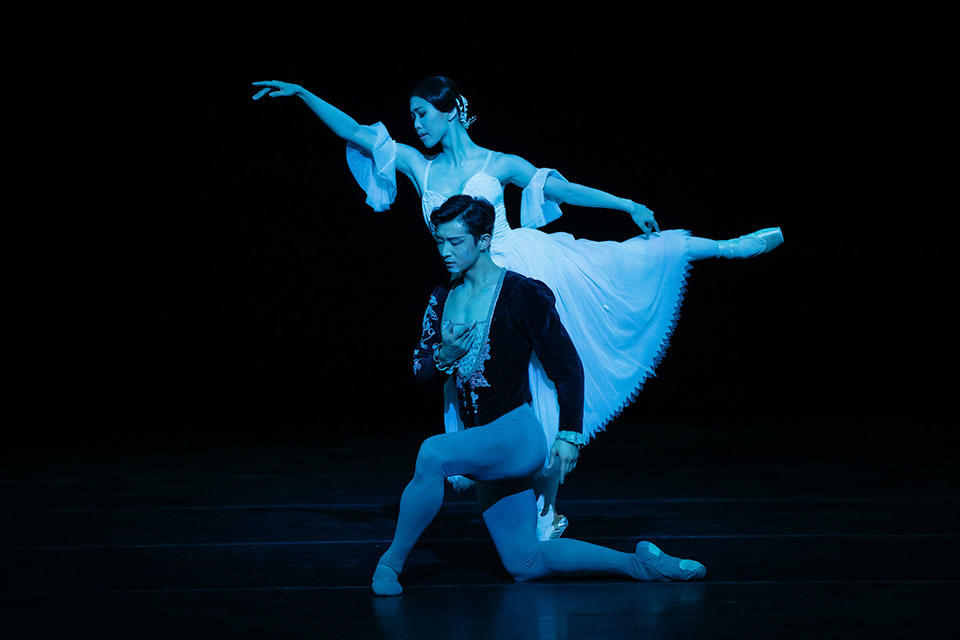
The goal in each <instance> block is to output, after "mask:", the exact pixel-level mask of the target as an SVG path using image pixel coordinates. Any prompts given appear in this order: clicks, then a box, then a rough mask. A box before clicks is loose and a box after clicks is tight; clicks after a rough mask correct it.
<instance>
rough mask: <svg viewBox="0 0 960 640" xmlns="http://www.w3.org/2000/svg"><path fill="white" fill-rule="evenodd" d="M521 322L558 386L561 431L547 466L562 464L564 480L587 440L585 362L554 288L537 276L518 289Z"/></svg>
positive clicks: (517, 307) (549, 376)
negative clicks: (562, 318) (561, 313)
mask: <svg viewBox="0 0 960 640" xmlns="http://www.w3.org/2000/svg"><path fill="white" fill-rule="evenodd" d="M514 293H515V294H519V295H518V296H517V297H518V299H517V300H516V301H515V305H514V309H515V310H516V311H517V312H518V313H517V317H518V320H519V322H518V323H517V324H518V326H519V327H520V328H521V331H523V332H524V333H525V334H526V335H527V338H528V340H529V341H530V344H531V346H532V347H533V350H534V352H535V353H536V354H537V357H538V358H539V359H540V364H542V365H543V369H544V371H545V372H546V374H547V377H548V378H550V380H552V381H553V384H554V386H555V387H556V389H557V400H558V403H559V405H560V433H559V434H558V438H557V441H556V442H554V443H553V446H552V447H551V449H550V456H549V463H548V464H547V468H551V467H553V465H554V464H556V463H559V465H560V484H563V481H564V479H565V478H566V476H567V474H568V473H570V472H571V471H573V470H574V469H575V468H576V466H577V458H579V455H580V452H579V446H580V445H581V444H582V443H583V435H582V434H583V364H582V363H581V362H580V355H579V354H578V353H577V349H576V347H574V346H573V341H572V340H570V336H569V335H568V334H567V330H566V329H565V328H564V327H563V323H562V322H560V316H559V315H558V314H557V310H556V308H555V306H554V303H555V298H554V296H553V292H552V291H550V289H549V288H548V287H547V286H546V285H545V284H543V283H542V282H539V281H537V280H531V279H524V280H523V281H521V282H520V284H519V286H518V287H516V289H515V290H514Z"/></svg>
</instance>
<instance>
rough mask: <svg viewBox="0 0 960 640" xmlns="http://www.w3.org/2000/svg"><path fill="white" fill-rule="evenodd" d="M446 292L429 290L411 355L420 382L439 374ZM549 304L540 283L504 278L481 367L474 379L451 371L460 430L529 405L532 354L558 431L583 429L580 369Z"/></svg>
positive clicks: (551, 299)
mask: <svg viewBox="0 0 960 640" xmlns="http://www.w3.org/2000/svg"><path fill="white" fill-rule="evenodd" d="M454 286H456V285H454ZM449 293H450V288H449V287H447V286H443V285H441V286H439V287H437V288H436V289H434V290H433V293H432V294H431V295H430V301H429V303H428V304H427V310H426V312H425V313H424V316H423V332H422V335H421V338H420V342H419V344H418V345H417V348H416V349H415V350H414V352H413V372H414V374H415V375H416V376H417V377H418V378H419V379H421V380H431V379H433V378H435V377H436V376H437V375H438V374H440V371H438V370H437V368H436V363H435V362H434V358H433V347H434V345H435V344H439V343H440V342H441V333H440V322H441V320H442V318H443V308H444V305H445V304H446V300H447V295H448V294H449ZM554 303H555V298H554V296H553V292H552V291H550V289H549V288H548V287H547V285H545V284H543V283H542V282H540V281H539V280H534V279H532V278H527V277H524V276H522V275H520V274H518V273H514V272H513V271H507V272H506V273H505V274H504V278H503V284H502V287H501V289H500V295H499V297H498V298H497V301H496V303H495V306H494V311H493V318H492V320H491V323H490V332H489V334H488V341H489V350H490V351H489V358H488V359H487V360H485V361H484V362H483V363H482V364H481V365H480V368H479V371H478V372H479V374H480V375H479V376H478V375H476V374H474V375H472V376H470V377H469V378H464V377H463V376H461V375H459V373H458V372H457V371H454V373H453V375H455V376H457V394H458V397H459V406H460V418H461V419H462V420H463V424H464V426H465V427H468V428H469V427H473V426H477V425H484V424H487V423H489V422H492V421H493V420H495V419H497V418H499V417H500V416H502V415H504V414H505V413H507V412H509V411H512V410H513V409H516V408H517V407H519V406H520V405H522V404H525V403H527V402H530V400H531V395H530V383H529V379H528V372H527V369H528V366H529V363H530V355H531V353H534V352H535V353H536V354H537V358H539V359H540V363H541V364H542V365H543V369H544V371H545V372H546V374H547V377H549V378H550V380H551V381H553V383H554V385H556V389H557V398H558V400H559V404H560V430H561V431H575V432H577V433H581V432H582V431H583V365H582V364H581V363H580V356H579V355H578V354H577V350H576V348H575V347H574V346H573V342H572V341H571V340H570V336H569V335H567V330H566V329H564V327H563V324H562V323H561V322H560V316H559V315H558V314H557V310H556V308H555V307H554Z"/></svg>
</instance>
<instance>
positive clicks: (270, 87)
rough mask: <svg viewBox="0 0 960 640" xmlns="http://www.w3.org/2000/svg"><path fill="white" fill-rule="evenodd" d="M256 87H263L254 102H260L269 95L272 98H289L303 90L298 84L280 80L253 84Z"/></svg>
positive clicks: (254, 97)
mask: <svg viewBox="0 0 960 640" xmlns="http://www.w3.org/2000/svg"><path fill="white" fill-rule="evenodd" d="M251 84H253V85H254V86H255V87H263V89H261V90H260V91H258V92H257V93H256V95H255V96H253V99H254V100H259V99H260V98H262V97H263V96H265V95H269V96H270V97H271V98H284V97H287V96H292V95H296V93H297V92H298V91H300V90H302V89H303V87H301V86H300V85H298V84H293V83H292V82H280V81H279V80H261V81H259V82H253V83H251Z"/></svg>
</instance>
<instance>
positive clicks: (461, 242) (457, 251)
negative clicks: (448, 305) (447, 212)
mask: <svg viewBox="0 0 960 640" xmlns="http://www.w3.org/2000/svg"><path fill="white" fill-rule="evenodd" d="M433 238H434V240H436V242H437V250H438V251H439V252H440V257H441V258H443V264H444V265H445V266H446V267H447V271H449V272H450V275H452V276H454V277H456V276H459V275H461V274H463V273H466V272H467V271H469V270H470V268H471V267H473V265H474V264H476V262H477V260H479V259H480V254H481V253H482V252H483V251H484V250H485V249H486V248H487V247H489V246H490V240H489V238H490V236H487V235H483V236H480V240H479V241H478V240H476V239H474V237H473V235H472V234H471V233H470V231H468V230H467V227H466V225H464V224H463V220H461V219H460V218H454V219H453V220H450V221H449V222H441V223H440V224H438V225H437V230H436V231H435V232H434V234H433Z"/></svg>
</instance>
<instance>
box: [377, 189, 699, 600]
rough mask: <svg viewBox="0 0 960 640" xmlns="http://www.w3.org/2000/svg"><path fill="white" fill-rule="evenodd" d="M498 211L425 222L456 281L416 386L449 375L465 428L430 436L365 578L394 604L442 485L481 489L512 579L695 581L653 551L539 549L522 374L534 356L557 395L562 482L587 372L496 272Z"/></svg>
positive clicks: (684, 566)
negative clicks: (454, 480)
mask: <svg viewBox="0 0 960 640" xmlns="http://www.w3.org/2000/svg"><path fill="white" fill-rule="evenodd" d="M493 219H494V210H493V206H492V205H490V203H489V202H487V201H486V200H483V199H482V198H473V197H471V196H466V195H459V196H454V197H452V198H450V199H449V200H447V201H446V202H445V203H444V204H443V205H442V206H441V207H440V208H438V209H437V210H436V211H434V212H433V214H432V215H431V222H432V226H433V228H434V235H435V238H436V241H437V247H438V249H439V251H440V255H441V257H442V258H443V261H444V263H445V264H446V266H447V269H448V270H449V271H450V273H451V275H452V276H453V282H452V283H451V284H450V286H449V287H447V286H440V287H437V288H436V289H434V291H433V294H432V295H431V296H430V302H429V304H428V306H427V311H426V313H425V314H424V319H423V333H422V336H421V340H420V343H419V345H418V347H417V349H416V350H415V351H414V365H413V370H414V373H415V374H416V375H417V377H419V378H421V379H430V378H433V377H434V376H436V375H437V371H438V370H439V371H442V372H445V373H449V374H451V375H454V376H456V383H457V395H458V402H459V411H460V417H461V419H462V420H463V423H464V426H465V430H464V431H458V432H455V433H447V434H443V435H436V436H432V437H430V438H427V439H426V440H425V441H424V442H423V445H422V446H421V447H420V453H419V455H418V457H417V464H416V470H415V472H414V476H413V479H412V480H411V481H410V483H409V484H408V485H407V487H406V489H404V491H403V495H402V497H401V499H400V515H399V518H398V519H397V528H396V532H395V533H394V537H393V542H392V543H391V544H390V547H389V548H388V549H387V551H386V553H384V554H383V556H381V558H380V561H379V563H378V564H377V568H376V571H374V574H373V584H372V586H373V591H374V593H376V594H377V595H399V594H400V593H402V592H403V588H402V587H401V586H400V583H399V580H398V578H399V575H400V573H401V571H402V570H403V563H404V561H405V560H406V558H407V555H408V554H409V553H410V551H411V549H412V548H413V545H414V544H415V543H416V541H417V539H418V538H419V537H420V535H421V534H422V533H423V531H424V530H425V529H426V528H427V525H429V524H430V522H431V521H432V520H433V518H434V517H435V516H436V514H437V512H438V511H439V510H440V505H441V504H442V502H443V483H444V480H445V479H446V478H447V477H449V476H453V475H463V476H466V477H468V478H471V479H473V480H475V481H477V491H478V497H479V499H480V503H481V505H482V506H483V508H484V512H483V520H484V522H485V523H486V525H487V529H488V530H489V532H490V536H491V537H492V538H493V542H494V544H495V545H496V548H497V552H498V553H499V554H500V559H501V560H502V561H503V565H504V567H505V568H506V569H507V571H509V572H510V573H511V574H512V575H513V577H514V579H516V580H518V581H522V580H530V579H533V578H541V577H545V576H551V575H557V574H566V573H583V572H593V573H619V574H622V575H626V576H630V577H632V578H634V579H636V580H695V579H699V578H702V577H703V576H704V575H705V574H706V568H705V567H704V566H703V565H702V564H700V563H699V562H696V561H694V560H681V559H679V558H674V557H672V556H669V555H667V554H665V553H663V552H662V551H660V549H658V548H657V547H656V546H655V545H653V544H652V543H650V542H645V541H644V542H640V543H638V544H637V547H636V550H635V552H634V553H633V554H630V553H624V552H620V551H614V550H613V549H608V548H606V547H601V546H598V545H594V544H590V543H588V542H582V541H580V540H569V539H566V540H564V539H559V540H547V541H539V540H538V539H537V532H536V527H537V510H536V506H535V502H534V492H533V490H532V489H530V484H531V479H532V476H533V474H534V473H536V472H537V471H539V470H540V469H541V467H542V466H543V464H544V458H545V457H546V454H547V451H546V443H545V442H544V438H543V430H542V429H541V428H540V425H539V424H538V423H537V420H536V417H535V415H534V413H533V411H532V409H531V408H530V406H529V404H528V403H529V401H530V397H531V396H530V389H529V384H528V377H527V370H528V365H529V361H530V356H531V353H534V352H535V353H536V354H537V357H538V358H539V359H540V362H541V363H542V364H543V368H544V370H545V371H546V373H547V375H548V376H549V378H550V380H551V381H553V383H554V385H555V386H556V389H557V396H558V401H559V405H560V432H559V434H558V436H557V440H556V442H554V443H553V446H552V448H551V450H550V454H549V461H548V463H547V466H548V468H552V467H553V465H555V464H558V465H559V467H560V468H559V474H560V482H561V483H562V482H563V480H564V478H565V477H566V475H567V474H568V473H570V472H571V471H572V470H573V469H574V468H575V467H576V464H577V458H578V456H579V447H580V446H582V444H583V437H582V434H581V431H582V421H583V369H582V366H581V363H580V358H579V356H578V355H577V351H576V349H575V348H574V346H573V343H572V342H571V341H570V337H569V336H568V335H567V332H566V330H565V329H564V327H563V325H562V324H561V322H560V318H559V316H558V315H557V312H556V309H555V308H554V296H553V294H552V293H551V291H550V289H548V288H547V286H546V285H544V284H543V283H541V282H539V281H537V280H533V279H531V278H526V277H524V276H521V275H519V274H517V273H514V272H512V271H506V270H503V269H501V268H499V267H498V266H497V265H496V264H494V262H493V261H492V260H491V259H490V255H489V249H490V239H491V234H492V231H493Z"/></svg>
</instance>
